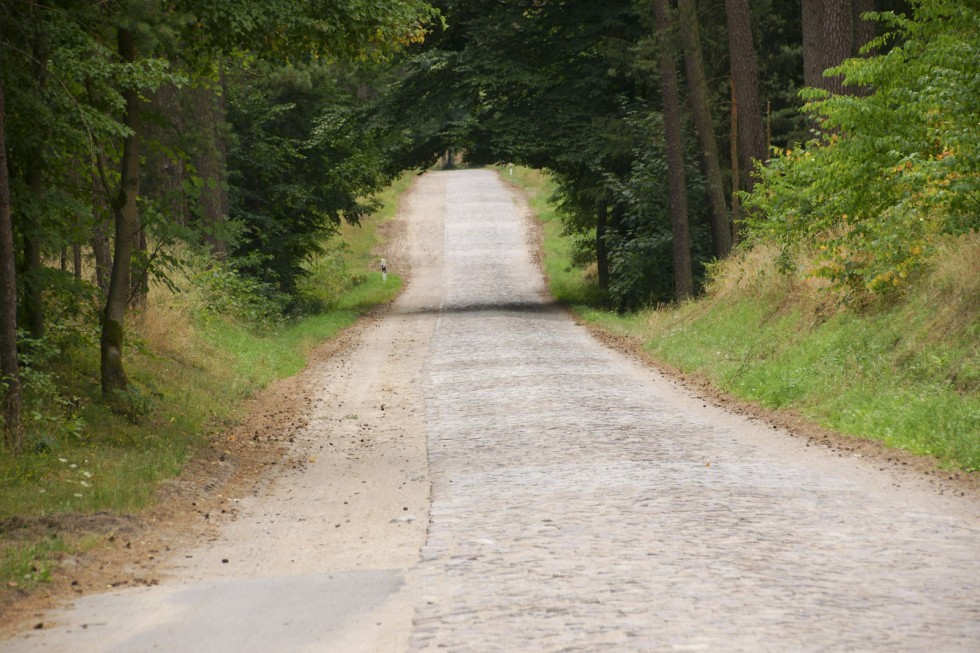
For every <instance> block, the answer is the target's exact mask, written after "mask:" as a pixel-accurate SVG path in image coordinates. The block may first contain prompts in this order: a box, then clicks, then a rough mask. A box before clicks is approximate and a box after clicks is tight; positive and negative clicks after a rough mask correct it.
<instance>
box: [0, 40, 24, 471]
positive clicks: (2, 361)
mask: <svg viewBox="0 0 980 653" xmlns="http://www.w3.org/2000/svg"><path fill="white" fill-rule="evenodd" d="M2 55H3V52H2V51H0V56H2ZM0 379H2V380H3V385H2V392H3V396H2V400H3V441H4V444H5V446H6V448H7V450H8V451H10V452H12V453H18V452H20V450H21V449H22V448H23V435H22V431H21V421H20V367H19V364H18V361H17V269H16V266H15V265H14V230H13V220H12V217H11V215H10V179H9V177H8V173H7V140H6V111H5V102H4V89H3V79H2V78H0Z"/></svg>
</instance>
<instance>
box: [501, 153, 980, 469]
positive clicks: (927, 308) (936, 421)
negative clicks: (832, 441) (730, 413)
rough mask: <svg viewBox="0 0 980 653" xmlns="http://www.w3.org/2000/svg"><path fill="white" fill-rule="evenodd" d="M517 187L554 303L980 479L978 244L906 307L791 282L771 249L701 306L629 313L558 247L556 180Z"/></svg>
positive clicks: (719, 275) (705, 372) (652, 348)
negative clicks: (617, 308)
mask: <svg viewBox="0 0 980 653" xmlns="http://www.w3.org/2000/svg"><path fill="white" fill-rule="evenodd" d="M512 179H513V180H514V181H515V182H516V183H517V184H519V185H521V186H522V187H523V188H525V189H526V191H527V193H528V195H529V198H530V199H531V206H532V209H533V210H534V211H535V212H536V213H538V215H539V217H540V219H541V220H542V223H543V229H544V231H545V238H544V259H545V263H544V265H545V270H546V272H547V274H548V277H549V283H550V284H551V287H552V291H553V293H554V294H555V296H556V298H557V299H559V300H560V301H562V302H564V303H566V304H567V305H569V306H570V307H571V308H572V310H574V311H575V312H576V313H577V314H578V315H579V316H580V317H581V318H582V319H583V320H585V321H587V322H589V323H591V324H593V325H596V326H598V327H601V328H603V329H605V330H607V331H609V332H612V333H615V334H618V335H621V336H625V337H628V338H630V339H633V340H634V341H635V342H638V343H641V345H642V347H643V348H644V349H645V350H647V351H648V352H650V353H651V355H652V356H653V357H654V358H656V359H658V360H661V361H663V362H665V363H667V364H668V365H671V366H673V367H675V368H678V369H680V370H682V371H684V372H689V373H696V374H698V375H700V376H702V377H705V378H707V379H709V380H710V381H711V382H712V383H713V384H714V385H715V386H717V387H718V388H720V389H721V390H723V391H725V392H727V393H730V394H732V395H734V396H736V397H738V398H740V399H743V400H748V401H751V402H755V403H757V404H760V405H762V406H764V407H766V408H769V409H788V410H792V411H795V412H797V413H799V414H801V415H803V416H804V417H805V418H807V419H809V420H811V421H813V422H814V423H817V424H819V425H821V426H824V427H827V428H831V429H833V430H835V431H838V432H840V433H842V434H844V435H848V436H854V437H857V438H865V439H870V440H878V441H881V442H884V443H885V444H886V445H888V446H891V447H897V448H901V449H905V450H908V451H911V452H913V453H917V454H924V455H929V456H932V457H934V458H935V459H936V460H937V461H938V462H939V463H940V465H942V466H947V467H950V468H958V469H962V470H966V471H976V470H978V469H980V371H978V370H980V356H978V342H980V338H978V336H980V280H978V278H977V275H976V270H975V263H976V261H977V260H980V236H978V235H977V234H971V235H967V236H964V237H960V238H956V239H950V240H949V241H947V242H946V243H945V244H944V245H943V252H942V254H941V256H940V257H939V258H938V259H937V263H936V265H935V266H934V267H933V268H932V269H931V270H930V271H928V272H927V273H925V274H923V275H922V277H921V278H919V279H917V280H916V281H915V282H914V283H913V284H911V285H910V287H909V290H908V291H907V293H906V294H904V295H903V296H902V297H890V298H887V299H880V300H876V301H869V302H868V303H866V304H865V305H862V306H853V305H845V304H843V303H841V302H840V301H839V300H838V299H837V297H836V296H835V295H833V294H832V293H831V292H829V291H828V290H826V289H825V288H822V287H820V285H819V284H818V283H814V282H812V281H807V280H801V279H798V278H796V277H794V276H792V275H787V274H783V273H781V272H779V271H777V269H776V266H775V259H776V253H775V252H774V251H772V250H770V249H768V248H766V247H765V246H757V247H755V248H754V249H751V250H743V251H740V252H737V253H736V254H735V255H734V256H732V257H731V258H729V259H727V260H726V261H724V262H722V263H719V264H716V265H715V266H714V268H713V270H712V272H711V277H710V279H709V283H708V285H707V291H706V294H705V296H704V297H702V298H699V299H698V300H696V301H691V302H687V303H684V304H683V305H680V306H671V307H660V308H656V309H647V310H644V311H641V312H638V313H635V314H629V315H618V314H616V313H613V312H609V311H605V310H602V309H600V308H597V307H596V305H595V304H594V303H592V302H591V301H590V297H592V296H595V295H594V293H595V291H594V290H590V289H589V288H588V286H589V285H590V284H592V285H594V280H592V279H590V278H589V275H588V274H587V273H586V271H584V270H582V269H576V268H574V267H573V266H572V264H571V258H570V257H569V256H567V252H568V250H567V249H566V248H564V247H563V246H562V245H561V244H560V243H558V244H555V243H550V242H549V240H554V239H557V240H559V241H560V240H561V239H562V235H561V227H560V224H558V225H555V224H554V223H555V222H556V218H555V217H554V213H553V210H552V209H551V208H550V207H548V206H546V205H542V202H543V201H544V200H546V199H547V196H548V194H549V192H550V191H549V188H550V181H549V180H548V179H547V176H546V175H544V174H542V173H540V172H537V171H526V170H519V169H515V171H514V175H513V177H512ZM541 198H544V200H542V199H541ZM549 234H550V235H549ZM570 289H571V290H570Z"/></svg>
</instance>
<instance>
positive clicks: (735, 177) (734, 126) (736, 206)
mask: <svg viewBox="0 0 980 653" xmlns="http://www.w3.org/2000/svg"><path fill="white" fill-rule="evenodd" d="M729 89H730V91H731V105H732V115H731V136H730V138H729V142H728V147H729V161H731V162H732V240H733V241H734V243H735V244H738V243H739V242H741V239H742V218H743V217H744V216H743V215H742V202H741V201H739V199H738V191H739V188H738V186H739V169H738V101H736V100H735V81H734V80H729Z"/></svg>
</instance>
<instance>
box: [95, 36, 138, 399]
mask: <svg viewBox="0 0 980 653" xmlns="http://www.w3.org/2000/svg"><path fill="white" fill-rule="evenodd" d="M118 38H119V55H120V56H121V57H122V59H123V61H125V62H127V63H133V62H134V61H135V60H136V45H135V43H134V39H133V33H132V32H131V31H130V30H128V29H125V28H119V34H118ZM123 96H124V98H125V100H126V115H125V118H124V120H123V122H124V123H125V125H126V126H127V127H128V128H129V129H130V130H131V134H130V135H129V136H127V137H126V138H125V140H124V141H123V153H122V160H121V162H120V169H121V173H122V176H121V180H120V187H119V194H118V195H117V196H116V198H115V199H114V200H113V202H112V212H113V218H114V221H115V243H114V245H115V247H114V252H113V257H112V274H111V275H110V278H109V292H108V296H107V297H106V304H105V311H104V312H103V316H102V338H101V354H102V359H101V363H102V366H101V368H102V374H101V376H102V393H103V394H104V395H106V396H110V395H111V394H112V393H113V392H114V391H116V390H121V391H125V390H126V389H127V388H128V387H129V379H128V378H127V377H126V372H125V370H124V369H123V340H124V336H125V333H126V328H125V325H126V306H127V304H128V302H129V292H130V264H131V258H132V255H133V242H134V240H135V238H136V230H137V228H138V224H139V213H138V209H137V206H136V199H137V197H138V196H139V190H140V98H139V93H138V92H137V90H136V88H134V87H130V88H128V89H127V90H126V91H125V92H124V94H123Z"/></svg>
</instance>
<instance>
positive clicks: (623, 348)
mask: <svg viewBox="0 0 980 653" xmlns="http://www.w3.org/2000/svg"><path fill="white" fill-rule="evenodd" d="M497 174H498V177H499V178H500V179H501V180H502V181H503V183H504V185H505V186H506V187H507V188H508V189H509V190H510V192H511V195H512V197H513V199H514V202H515V204H517V206H518V209H519V210H520V212H521V215H523V216H524V218H525V223H526V225H527V229H528V241H529V243H530V244H531V246H532V252H533V257H534V262H535V264H537V266H538V268H539V269H540V271H541V275H542V276H543V277H544V279H545V283H546V285H548V284H549V283H550V281H549V280H548V274H547V271H546V270H545V267H544V231H543V227H542V224H541V221H540V220H539V219H538V218H537V216H536V215H535V214H534V211H533V210H532V209H531V208H530V206H529V204H528V202H527V196H526V195H525V193H524V191H523V189H521V188H520V186H518V185H517V183H516V182H514V181H513V180H511V179H509V178H508V177H506V176H505V175H503V174H502V173H501V172H500V171H499V170H498V171H497ZM563 308H564V310H565V311H566V312H567V313H568V315H569V316H570V317H571V318H572V319H573V320H575V322H576V323H578V324H579V325H581V326H583V327H584V328H586V329H588V331H589V332H590V333H591V334H592V336H593V337H594V338H595V339H596V340H598V341H600V342H601V343H603V344H604V345H605V346H607V347H609V348H611V349H614V350H616V351H618V352H621V353H623V354H625V355H627V356H629V357H630V358H632V359H634V360H636V361H637V362H639V363H641V364H642V365H645V366H647V367H651V368H653V369H655V370H656V371H657V372H659V373H660V374H662V375H664V376H666V377H668V378H669V379H671V380H673V381H675V382H677V383H679V384H680V385H681V386H682V387H684V388H685V389H686V390H687V391H688V392H689V393H690V394H691V395H692V396H693V397H696V398H697V399H699V400H701V401H703V402H704V404H705V405H708V404H710V405H713V406H717V407H720V408H724V409H725V410H728V411H731V412H733V413H736V414H739V415H746V416H749V417H753V418H756V419H759V420H762V421H763V422H765V423H767V424H769V425H770V426H772V427H773V428H774V429H785V430H786V431H787V432H789V434H790V435H792V436H793V437H796V438H802V439H804V440H805V441H806V442H807V443H808V445H807V446H819V447H824V448H826V449H829V450H830V451H833V452H834V453H836V454H837V455H838V456H840V457H855V458H862V459H865V460H866V461H867V462H868V463H869V464H872V465H874V466H876V467H878V468H879V469H880V470H886V469H887V470H890V471H891V472H893V473H894V474H896V475H898V476H899V482H905V483H909V484H918V485H921V486H923V487H925V488H928V489H929V490H930V491H933V492H935V493H937V494H941V495H954V496H959V497H964V498H966V499H970V500H974V501H980V472H964V471H959V470H950V469H943V468H942V467H941V465H940V463H939V461H938V460H937V459H935V458H932V457H930V456H922V455H917V454H914V453H911V452H908V451H905V450H902V449H894V448H890V447H888V446H886V445H885V444H884V443H882V442H879V441H876V440H866V439H863V438H858V437H853V436H848V435H845V434H843V433H840V432H838V431H834V430H832V429H829V428H826V427H823V426H820V425H818V424H815V423H814V422H812V421H810V420H808V419H806V418H804V417H803V416H802V415H800V413H798V412H796V411H793V410H785V409H781V410H775V409H769V408H765V407H764V406H761V405H759V404H756V403H753V402H750V401H746V400H743V399H739V398H738V397H735V396H734V395H731V394H729V393H727V392H725V391H723V390H721V389H720V388H718V387H717V386H716V385H715V384H714V383H712V382H711V381H710V380H709V379H708V378H707V377H706V376H705V375H703V374H698V373H689V372H684V371H683V370H680V369H678V368H676V367H673V366H671V365H668V364H667V363H665V362H663V361H662V360H659V359H658V358H656V357H655V356H654V355H653V354H652V353H651V352H650V351H648V350H647V349H646V348H645V347H644V344H643V342H642V341H641V340H640V339H638V338H632V337H629V336H625V335H620V334H615V333H612V332H610V331H608V330H606V329H604V328H603V327H601V326H600V325H598V324H594V323H591V322H589V321H587V320H584V319H582V317H581V316H580V315H578V314H576V313H575V311H574V310H572V309H571V308H570V307H567V306H564V307H563Z"/></svg>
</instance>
